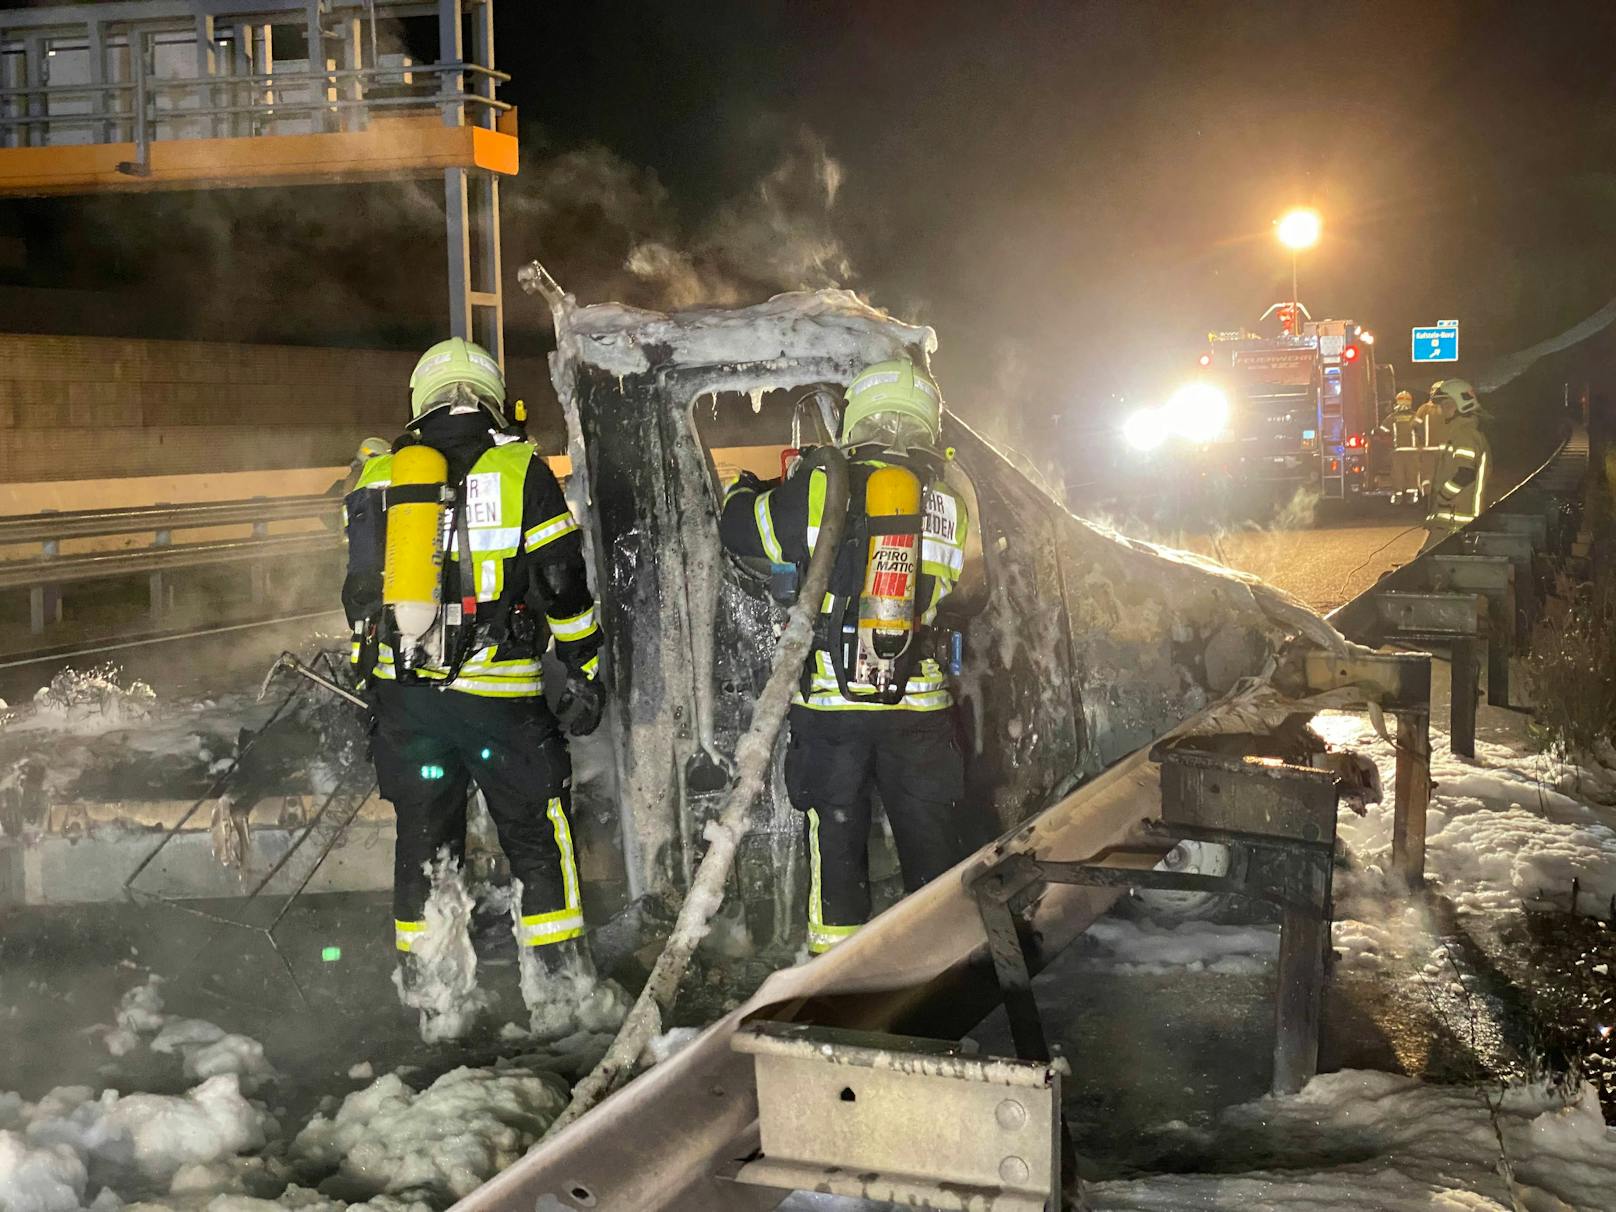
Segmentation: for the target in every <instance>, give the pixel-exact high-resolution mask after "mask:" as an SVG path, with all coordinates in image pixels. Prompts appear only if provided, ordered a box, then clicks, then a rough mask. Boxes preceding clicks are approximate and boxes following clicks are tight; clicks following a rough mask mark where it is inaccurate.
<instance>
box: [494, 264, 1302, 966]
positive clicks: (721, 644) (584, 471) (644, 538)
mask: <svg viewBox="0 0 1616 1212" xmlns="http://www.w3.org/2000/svg"><path fill="white" fill-rule="evenodd" d="M537 272H542V271H537ZM525 281H531V275H529V277H528V278H527V279H525ZM546 294H547V295H548V296H549V299H550V303H551V307H552V310H553V312H554V317H555V322H556V331H557V352H556V354H555V355H553V359H552V373H553V378H554V381H555V385H556V390H557V394H558V395H559V397H560V399H561V401H562V404H563V408H564V410H565V412H566V417H567V424H568V432H569V441H570V446H571V450H570V454H571V457H572V464H573V471H574V475H573V480H572V483H571V487H570V489H569V491H570V492H571V493H572V494H573V496H574V501H575V504H576V506H577V507H578V508H579V511H580V512H581V513H582V514H583V515H584V516H585V517H586V518H587V529H588V531H589V534H590V537H591V542H590V544H589V547H590V556H591V564H592V575H593V577H594V579H595V585H596V593H597V597H598V599H599V601H600V603H601V610H602V614H603V621H604V624H605V627H606V630H607V634H608V645H609V647H608V660H609V670H608V674H607V676H608V678H609V686H610V691H611V701H612V708H611V711H610V713H609V715H608V719H609V721H610V726H609V728H608V729H607V730H605V731H607V733H608V738H609V742H610V746H611V750H612V753H611V761H610V765H611V767H612V770H611V772H610V773H611V774H612V775H614V776H615V777H614V778H604V779H596V780H594V781H593V782H591V781H589V780H584V779H580V785H579V787H578V788H577V790H576V796H577V800H578V802H579V804H580V805H581V807H582V808H583V810H584V812H585V814H586V815H587V816H588V817H589V818H590V819H591V820H592V821H594V822H595V823H596V824H597V826H600V825H601V823H602V822H607V821H611V822H614V823H615V828H612V827H611V826H609V825H608V826H604V827H598V828H596V829H595V830H593V831H592V834H593V836H592V838H586V840H585V845H586V846H588V845H590V844H594V845H601V844H606V843H607V842H610V843H611V844H613V845H615V846H616V847H619V848H620V850H621V860H620V865H621V867H622V868H623V869H624V870H625V882H626V885H627V888H626V892H627V894H628V896H629V897H630V898H632V899H640V898H644V897H647V896H650V897H656V896H659V895H667V896H675V897H676V896H678V895H679V894H681V893H682V891H683V889H684V888H685V887H687V886H688V883H689V878H690V875H691V872H692V870H693V868H694V866H695V863H696V862H697V860H698V859H699V857H700V853H701V850H702V847H703V844H704V843H703V833H704V830H705V828H706V826H707V824H708V822H709V821H710V820H711V819H712V818H713V817H714V816H715V815H716V813H717V811H718V809H719V806H720V802H721V800H722V798H723V796H724V794H725V792H726V790H727V787H728V784H729V780H730V773H731V768H730V759H731V756H732V755H733V753H734V750H735V745H736V742H737V740H738V739H739V737H740V735H741V734H742V733H743V732H744V730H745V729H746V727H747V725H748V724H749V723H750V720H751V713H752V705H753V703H754V701H755V699H756V696H757V694H758V693H759V691H760V690H761V689H762V687H763V685H764V683H765V681H766V680H767V678H768V675H769V671H770V667H771V663H772V658H773V649H774V643H775V636H776V634H777V631H778V628H779V626H780V624H781V623H782V621H783V619H784V617H785V610H784V608H783V607H782V606H781V605H780V604H779V603H777V602H776V601H775V600H774V598H773V597H771V595H770V592H769V586H768V583H767V577H766V576H765V575H764V574H763V572H762V570H759V569H749V568H746V567H743V566H742V565H741V563H740V562H739V561H736V560H735V559H733V558H732V557H731V556H730V555H729V554H728V553H726V551H725V550H724V548H723V546H722V543H721V541H720V536H719V527H718V518H719V512H720V509H721V505H722V494H723V483H722V481H723V480H725V479H728V478H731V477H733V475H734V474H735V473H736V472H737V471H738V470H739V469H740V468H743V467H745V468H748V469H750V470H753V471H754V472H756V473H757V474H759V475H762V476H765V477H770V476H774V475H779V474H780V468H781V460H780V452H781V451H782V450H783V449H784V448H785V447H786V446H788V445H790V444H791V443H792V442H793V440H794V434H793V418H794V417H795V418H799V419H800V418H801V416H802V415H803V414H802V410H801V409H799V407H798V405H799V403H800V402H801V401H802V400H803V399H804V398H805V396H806V395H810V394H811V393H813V390H814V389H816V388H819V389H823V390H822V391H821V392H820V393H819V394H820V395H821V396H822V397H827V398H834V397H835V396H839V395H840V392H841V390H842V387H843V386H844V385H845V384H846V383H847V382H849V381H850V380H851V379H852V377H853V376H854V375H855V374H856V373H857V372H858V371H859V370H861V369H862V368H863V367H865V366H867V365H869V364H871V363H873V362H878V361H884V360H888V359H891V358H896V357H905V358H910V359H913V360H915V361H916V362H918V363H921V364H925V363H926V362H927V360H928V358H929V355H930V353H931V352H932V350H933V349H934V347H935V337H934V335H933V334H932V332H931V330H930V329H926V328H919V327H914V326H911V325H907V324H903V323H900V322H898V321H896V320H894V319H892V318H891V317H889V316H887V315H885V314H884V313H882V312H878V311H876V310H874V309H872V308H870V307H868V306H866V305H865V304H863V303H862V302H860V301H859V300H858V299H857V298H855V297H854V296H852V295H851V294H848V293H845V292H839V291H822V292H816V293H801V294H789V295H782V296H778V297H777V298H775V299H772V300H770V301H769V302H767V303H764V304H760V305H757V306H754V307H749V308H741V309H734V310H714V311H695V312H685V313H677V314H673V315H662V314H658V313H652V312H644V311H637V310H634V309H630V308H625V307H621V306H617V305H595V306H588V307H580V306H577V305H576V304H575V303H574V302H573V301H572V299H571V298H570V297H568V296H565V295H563V294H561V293H560V292H559V291H558V290H555V289H553V284H552V287H551V288H550V289H547V290H546ZM944 391H945V393H946V391H947V384H946V383H945V384H944ZM810 407H812V406H810ZM820 432H821V434H822V433H823V432H824V431H823V429H821V430H820ZM795 437H796V440H800V438H801V435H800V433H799V434H797V435H795ZM944 441H945V444H946V445H948V446H949V447H951V448H952V450H953V452H954V455H953V459H952V461H951V463H950V466H949V469H948V472H947V475H948V480H949V483H950V484H951V486H953V487H954V488H956V490H957V491H959V492H960V494H961V496H962V498H963V499H964V501H965V503H966V505H967V507H968V509H969V511H970V522H969V528H968V531H967V536H968V542H967V553H966V557H967V570H966V574H965V576H964V577H963V578H962V580H961V583H960V586H959V589H958V591H957V593H956V595H955V597H954V599H953V600H952V602H951V603H949V606H950V609H949V610H948V611H947V613H946V614H945V615H943V616H942V617H940V619H939V627H946V628H950V629H954V630H957V631H958V632H959V634H960V637H961V643H960V646H959V649H958V651H959V653H960V658H961V659H960V667H959V671H958V674H957V676H956V677H955V678H954V685H955V692H956V699H957V700H958V721H959V728H960V731H961V742H962V746H963V748H964V751H965V754H966V766H967V795H966V802H965V806H964V811H965V813H966V814H967V817H968V820H967V823H966V832H967V836H968V837H970V838H971V839H972V840H973V841H977V842H981V841H987V840H989V839H991V838H992V837H994V836H996V835H998V834H1000V833H1002V832H1003V831H1005V830H1007V829H1009V828H1012V827H1013V826H1015V825H1016V824H1018V823H1019V822H1021V821H1023V820H1025V819H1026V818H1027V817H1028V816H1030V815H1032V814H1033V813H1035V812H1037V811H1038V810H1040V809H1042V808H1043V807H1045V806H1046V805H1047V804H1049V803H1050V802H1051V801H1052V800H1053V799H1054V798H1055V797H1056V796H1058V795H1060V794H1062V793H1064V792H1065V791H1067V790H1069V789H1070V788H1071V787H1073V786H1074V785H1075V784H1077V783H1078V782H1080V781H1082V780H1083V779H1085V778H1087V777H1089V776H1091V775H1093V774H1095V773H1097V772H1098V771H1100V770H1101V769H1103V768H1104V767H1105V766H1106V765H1107V764H1109V763H1110V762H1112V761H1114V760H1115V759H1117V758H1118V757H1121V756H1122V755H1124V754H1126V753H1128V752H1131V751H1132V750H1133V749H1135V748H1137V747H1138V746H1139V745H1141V744H1144V743H1146V742H1148V741H1149V740H1151V739H1153V738H1154V737H1156V736H1159V735H1160V734H1161V733H1163V732H1164V731H1166V730H1167V729H1168V728H1170V727H1171V726H1172V725H1174V724H1175V723H1177V722H1178V721H1180V720H1183V719H1184V718H1186V717H1187V716H1189V715H1190V714H1192V713H1193V712H1195V711H1196V710H1198V709H1199V708H1200V707H1201V706H1203V705H1204V704H1205V703H1206V702H1208V701H1209V700H1210V698H1211V697H1212V696H1213V695H1214V694H1216V693H1220V692H1221V691H1223V690H1226V689H1227V688H1228V687H1229V686H1230V685H1231V684H1232V683H1233V681H1234V680H1235V679H1237V678H1239V677H1242V676H1245V675H1248V674H1251V673H1255V672H1257V671H1258V670H1259V669H1261V668H1262V667H1263V665H1264V664H1265V663H1266V662H1267V661H1268V659H1269V658H1270V656H1271V654H1272V652H1273V650H1274V646H1275V644H1276V643H1277V642H1278V640H1279V639H1280V637H1281V634H1282V630H1283V629H1282V628H1281V627H1278V626H1276V625H1275V623H1274V622H1273V620H1272V619H1271V618H1270V615H1269V613H1267V612H1266V611H1265V606H1264V604H1263V603H1262V602H1261V601H1260V600H1259V599H1258V597H1257V596H1256V595H1255V594H1254V592H1253V589H1254V587H1253V586H1252V585H1251V584H1250V583H1249V582H1247V581H1245V580H1242V579H1240V578H1237V577H1234V576H1232V575H1228V574H1225V573H1222V572H1216V571H1209V570H1207V569H1206V568H1203V567H1198V566H1196V565H1194V564H1192V563H1187V562H1184V561H1182V560H1177V559H1173V558H1170V557H1168V556H1166V555H1164V554H1162V553H1160V552H1157V551H1156V550H1155V549H1151V548H1148V547H1146V546H1144V545H1140V544H1132V543H1129V542H1127V541H1125V540H1121V539H1119V538H1118V537H1117V536H1114V535H1111V534H1109V533H1107V532H1103V531H1101V530H1100V529H1098V528H1096V527H1094V526H1091V525H1090V524H1088V523H1086V522H1083V521H1081V520H1080V519H1077V518H1075V517H1073V516H1072V515H1070V514H1069V513H1067V512H1066V511H1065V510H1064V509H1063V508H1062V507H1060V506H1059V505H1058V504H1057V503H1056V502H1055V501H1054V500H1052V499H1051V498H1050V497H1049V496H1048V495H1047V494H1046V493H1045V492H1044V491H1043V490H1041V489H1040V488H1039V487H1038V486H1036V485H1035V484H1033V483H1032V482H1031V481H1030V480H1028V479H1027V478H1026V477H1025V476H1024V475H1022V473H1020V472H1019V471H1017V470H1016V468H1015V467H1014V466H1013V465H1012V463H1011V462H1010V461H1009V460H1007V459H1006V458H1004V457H1003V456H1002V455H1001V454H1000V453H999V452H998V451H996V450H995V449H994V447H993V446H992V445H991V444H990V443H989V442H988V441H986V440H985V439H983V438H982V437H981V436H979V435H978V434H977V433H975V432H974V431H973V430H972V429H970V428H969V427H968V426H966V425H964V424H963V423H962V422H960V421H959V420H958V419H957V418H955V417H953V416H949V417H948V418H946V420H945V426H944ZM973 536H974V537H973ZM782 748H783V738H782V740H781V741H780V742H777V747H776V763H775V771H774V776H773V778H772V779H771V780H770V781H769V784H768V786H767V787H766V789H765V792H764V794H763V795H762V796H761V797H760V798H759V800H758V802H757V804H756V805H755V807H754V809H753V816H752V826H751V829H750V831H749V833H748V835H747V837H746V839H745V841H744V842H743V843H742V846H741V850H740V857H739V861H738V863H737V866H736V874H735V876H734V877H733V880H732V887H731V890H730V895H729V897H728V898H727V899H728V900H729V901H730V902H731V903H733V904H735V905H737V906H739V907H740V909H741V917H742V918H744V921H743V922H741V923H739V924H743V925H744V928H745V929H746V931H747V933H748V934H749V936H750V941H751V943H753V944H755V945H758V946H762V947H764V948H767V949H771V950H772V949H775V948H788V947H791V946H793V945H794V940H795V938H796V936H797V935H799V934H800V932H801V930H802V925H801V923H802V922H803V919H804V915H803V913H802V912H801V907H802V906H801V900H800V898H801V896H802V895H803V892H804V890H805V887H806V877H805V875H804V873H803V871H802V866H803V858H802V842H801V826H800V822H799V819H798V818H797V816H796V814H795V813H794V812H793V811H792V809H791V808H790V805H789V803H788V802H787V799H786V795H785V789H784V782H783V778H782V777H781V770H780V760H779V759H780V753H781V752H782ZM617 865H619V862H618V860H617V856H615V855H614V856H612V862H611V863H609V864H607V863H602V864H599V866H602V867H604V866H617ZM877 866H878V867H879V864H878V865H877Z"/></svg>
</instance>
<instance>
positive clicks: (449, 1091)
mask: <svg viewBox="0 0 1616 1212" xmlns="http://www.w3.org/2000/svg"><path fill="white" fill-rule="evenodd" d="M160 984H161V982H160V981H159V979H158V978H156V977H153V978H151V979H149V980H148V981H147V982H146V983H145V984H142V985H138V986H136V987H134V988H133V989H130V990H129V991H128V992H127V993H125V995H124V997H123V1000H122V1002H121V1003H120V1005H119V1007H118V1010H117V1014H116V1017H115V1022H114V1023H113V1024H111V1025H109V1026H107V1027H105V1028H102V1029H101V1035H102V1037H103V1038H104V1039H105V1041H106V1043H107V1045H108V1047H109V1049H110V1050H111V1051H113V1053H114V1054H115V1055H128V1054H129V1053H131V1052H133V1051H135V1050H136V1049H140V1048H147V1049H149V1050H150V1051H151V1052H153V1053H156V1054H158V1055H162V1054H164V1053H169V1054H172V1055H174V1056H176V1057H180V1058H181V1059H182V1062H183V1066H182V1067H183V1071H184V1075H185V1076H186V1077H187V1078H191V1079H195V1078H198V1077H200V1078H202V1079H203V1080H200V1081H199V1082H197V1084H195V1085H193V1086H191V1087H190V1088H189V1089H187V1090H186V1091H185V1092H184V1093H182V1094H147V1093H130V1094H122V1093H120V1091H119V1090H117V1089H107V1090H101V1091H95V1090H93V1089H91V1088H90V1087H88V1086H64V1087H58V1088H56V1089H54V1090H51V1091H50V1092H48V1093H47V1094H46V1095H44V1096H43V1097H42V1098H40V1099H39V1100H38V1101H37V1102H30V1101H28V1100H25V1099H23V1098H22V1097H21V1096H19V1095H17V1094H12V1093H3V1092H0V1208H3V1209H5V1212H80V1210H81V1209H84V1208H87V1207H88V1208H91V1209H94V1212H117V1210H119V1209H123V1208H143V1209H153V1210H154V1212H155V1210H156V1209H175V1210H181V1212H273V1210H274V1209H287V1208H290V1209H302V1210H304V1212H339V1210H341V1209H344V1208H350V1207H352V1208H354V1209H356V1210H358V1212H433V1210H435V1209H441V1208H444V1207H447V1206H448V1205H449V1204H450V1203H452V1202H453V1201H454V1200H456V1199H458V1198H460V1197H461V1196H463V1195H465V1194H467V1193H468V1192H470V1191H471V1190H472V1189H474V1188H475V1187H477V1186H478V1185H479V1184H481V1183H482V1182H484V1181H485V1180H486V1179H488V1178H490V1177H491V1176H493V1175H494V1174H495V1173H497V1172H498V1171H499V1170H501V1169H503V1168H504V1167H506V1166H508V1165H510V1164H511V1163H512V1162H514V1161H515V1160H516V1159H517V1158H519V1157H520V1156H521V1155H522V1154H523V1153H524V1152H526V1150H527V1149H528V1148H529V1147H531V1146H532V1144H533V1143H534V1142H535V1141H536V1140H538V1139H539V1137H540V1136H542V1135H543V1133H544V1131H545V1130H546V1128H547V1127H548V1126H549V1124H550V1122H551V1120H553V1119H554V1117H555V1115H556V1114H557V1113H558V1112H559V1111H560V1109H561V1108H562V1106H564V1105H565V1102H566V1089H567V1088H566V1085H565V1083H564V1082H563V1081H562V1080H561V1079H560V1078H559V1077H557V1076H555V1075H553V1074H549V1073H545V1072H541V1071H539V1070H536V1069H534V1068H531V1067H526V1066H523V1065H516V1064H513V1065H501V1066H500V1067H498V1068H495V1069H474V1068H464V1067H463V1068H459V1069H455V1070H453V1071H451V1072H449V1073H446V1074H444V1075H443V1076H442V1077H440V1078H438V1079H437V1080H436V1081H435V1082H433V1083H432V1084H431V1085H430V1086H428V1087H427V1088H426V1089H424V1090H420V1091H416V1090H413V1089H411V1088H410V1087H409V1086H408V1085H406V1084H405V1083H404V1081H403V1080H402V1079H401V1078H400V1077H399V1076H398V1075H397V1074H386V1075H384V1076H383V1077H381V1078H379V1079H376V1080H374V1081H372V1080H370V1077H371V1073H370V1071H369V1066H368V1065H367V1066H360V1067H356V1068H355V1069H354V1070H353V1072H355V1073H357V1074H359V1075H360V1076H361V1078H362V1079H363V1080H365V1081H367V1083H368V1084H367V1085H366V1086H364V1087H363V1088H362V1089H360V1090H357V1091H354V1092H353V1093H352V1094H350V1095H348V1097H347V1098H346V1099H344V1100H343V1102H342V1103H341V1105H340V1106H339V1107H337V1108H336V1110H335V1111H334V1112H330V1113H327V1114H317V1115H315V1116H314V1117H313V1118H312V1119H311V1120H310V1121H309V1122H308V1124H307V1125H306V1126H305V1127H304V1128H303V1129H302V1130H301V1131H300V1132H297V1133H296V1134H295V1136H294V1135H293V1134H291V1133H283V1132H282V1129H281V1124H280V1122H279V1121H278V1119H277V1116H276V1115H275V1114H272V1113H271V1112H270V1111H269V1110H268V1109H267V1107H266V1106H265V1104H264V1103H262V1102H259V1101H254V1100H253V1099H251V1098H250V1097H249V1096H248V1094H249V1092H248V1090H247V1089H246V1088H245V1087H244V1085H243V1082H244V1081H245V1080H249V1079H251V1080H253V1081H254V1083H255V1084H256V1083H268V1082H272V1081H274V1080H275V1072H274V1070H273V1069H272V1068H271V1067H270V1066H269V1065H268V1064H267V1063H266V1062H265V1061H264V1058H263V1049H262V1047H261V1046H260V1045H259V1044H258V1042H257V1041H256V1040H251V1039H248V1038H247V1037H245V1036H239V1035H231V1034H228V1033H226V1032H225V1031H223V1029H222V1028H220V1027H218V1026H216V1025H214V1024H212V1023H208V1022H206V1021H204V1020H200V1019H192V1018H181V1017H175V1016H171V1015H168V1014H165V1013H164V1012H163V997H162V993H161V989H160ZM221 1066H222V1067H223V1068H227V1069H229V1070H230V1071H228V1072H224V1071H215V1072H211V1073H210V1072H208V1071H209V1070H210V1069H215V1070H216V1069H218V1068H220V1067H221ZM299 1184H302V1185H299ZM315 1187H318V1188H319V1189H318V1190H315V1189H314V1188H315ZM357 1201H364V1202H362V1203H361V1202H357Z"/></svg>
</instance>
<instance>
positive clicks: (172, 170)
mask: <svg viewBox="0 0 1616 1212" xmlns="http://www.w3.org/2000/svg"><path fill="white" fill-rule="evenodd" d="M165 117H167V115H165ZM183 118H184V113H183V111H176V112H175V114H174V115H173V119H172V120H175V121H179V120H183ZM500 126H501V128H502V129H500V130H487V129H485V128H483V127H477V126H445V125H443V122H442V119H441V118H439V117H438V116H437V115H431V116H425V115H423V116H421V117H410V118H376V119H373V120H372V121H371V124H370V126H369V128H368V129H366V130H362V131H342V132H333V133H330V134H313V135H251V136H247V137H244V138H231V139H155V140H153V141H152V142H151V144H150V145H149V147H150V158H151V173H150V175H149V176H144V177H137V176H133V175H130V174H128V173H121V172H119V171H118V165H119V164H120V163H122V162H130V161H133V160H134V159H135V145H134V144H133V143H101V144H87V145H79V146H72V147H17V148H0V197H4V196H13V197H15V196H38V195H45V194H88V193H100V192H102V191H107V190H122V191H135V192H138V191H142V190H151V189H188V188H192V187H196V186H251V185H319V184H329V183H331V182H335V181H369V180H376V179H379V178H387V177H398V176H416V175H424V174H428V173H433V172H437V171H439V170H441V169H445V168H480V169H486V170H487V171H489V172H495V173H500V174H502V175H504V176H514V175H515V174H516V169H517V139H516V135H515V133H514V132H515V123H514V121H513V122H509V123H506V122H503V121H502V122H501V123H500Z"/></svg>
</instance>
